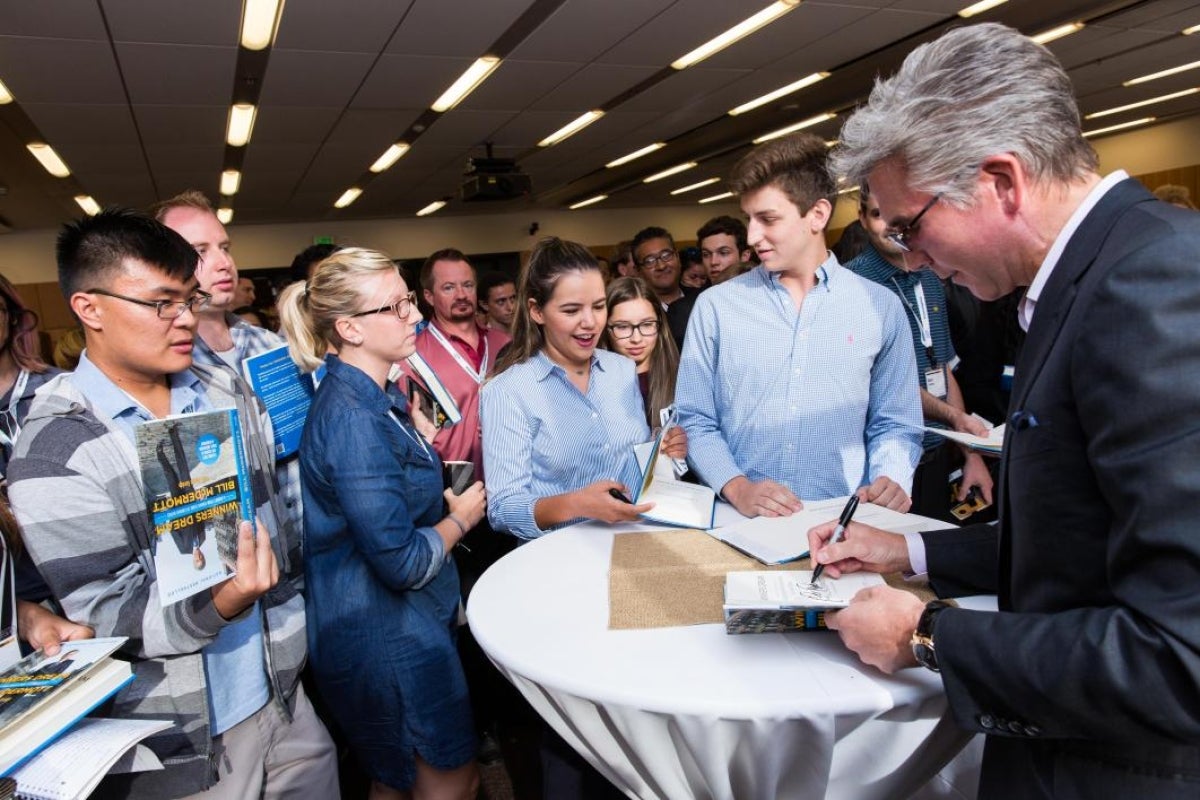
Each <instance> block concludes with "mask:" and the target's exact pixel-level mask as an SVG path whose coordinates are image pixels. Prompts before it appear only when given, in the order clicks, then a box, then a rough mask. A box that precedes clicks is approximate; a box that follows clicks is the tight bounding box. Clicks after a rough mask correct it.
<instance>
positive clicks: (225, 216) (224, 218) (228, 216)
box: [217, 206, 233, 225]
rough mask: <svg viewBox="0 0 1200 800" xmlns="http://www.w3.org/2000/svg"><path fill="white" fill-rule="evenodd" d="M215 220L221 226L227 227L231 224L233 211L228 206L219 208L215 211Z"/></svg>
mask: <svg viewBox="0 0 1200 800" xmlns="http://www.w3.org/2000/svg"><path fill="white" fill-rule="evenodd" d="M217 219H218V220H220V221H221V224H222V225H228V224H229V223H231V222H233V209H232V208H230V207H229V206H221V207H220V208H218V209H217Z"/></svg>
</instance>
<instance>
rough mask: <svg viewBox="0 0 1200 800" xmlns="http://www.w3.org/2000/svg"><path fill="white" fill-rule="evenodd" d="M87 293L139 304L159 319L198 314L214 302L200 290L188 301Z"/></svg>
mask: <svg viewBox="0 0 1200 800" xmlns="http://www.w3.org/2000/svg"><path fill="white" fill-rule="evenodd" d="M86 293H87V294H99V295H103V296H105V297H115V298H117V299H118V300H124V301H125V302H126V303H137V304H138V305H139V306H146V307H147V308H153V309H154V312H155V313H156V314H158V318H159V319H178V318H179V317H182V316H183V314H184V312H185V311H192V312H196V311H199V310H200V309H202V308H207V307H208V304H209V303H211V302H212V295H211V294H209V293H208V292H202V291H200V290H198V289H197V290H196V293H195V294H194V295H192V296H191V297H189V298H188V299H187V300H142V299H140V298H137V297H126V296H125V295H123V294H117V293H116V292H110V291H108V290H107V289H88V290H87V292H86Z"/></svg>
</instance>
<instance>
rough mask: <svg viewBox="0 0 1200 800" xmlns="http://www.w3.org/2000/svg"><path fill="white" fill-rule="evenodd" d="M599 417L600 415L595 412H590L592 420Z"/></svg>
mask: <svg viewBox="0 0 1200 800" xmlns="http://www.w3.org/2000/svg"><path fill="white" fill-rule="evenodd" d="M599 416H600V415H599V414H597V413H596V412H595V411H593V412H592V419H597V418H598V417H599Z"/></svg>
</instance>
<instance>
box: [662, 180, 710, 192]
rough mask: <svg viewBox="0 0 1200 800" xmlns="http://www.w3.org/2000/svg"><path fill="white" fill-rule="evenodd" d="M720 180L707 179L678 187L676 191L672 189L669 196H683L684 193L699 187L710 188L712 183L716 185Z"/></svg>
mask: <svg viewBox="0 0 1200 800" xmlns="http://www.w3.org/2000/svg"><path fill="white" fill-rule="evenodd" d="M720 180H721V179H720V178H709V179H708V180H704V181H700V182H699V183H689V184H688V185H687V186H680V187H679V188H678V189H672V190H671V194H683V193H684V192H690V191H692V190H693V189H699V188H700V187H701V186H712V185H713V184H714V183H717V182H718V181H720Z"/></svg>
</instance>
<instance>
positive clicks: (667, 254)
mask: <svg viewBox="0 0 1200 800" xmlns="http://www.w3.org/2000/svg"><path fill="white" fill-rule="evenodd" d="M675 258H676V254H675V251H674V250H671V249H667V250H663V251H662V252H661V253H653V254H651V255H648V256H646V257H645V258H643V259H642V266H643V267H645V268H646V269H654V268H655V267H657V266H658V265H659V264H670V263H671V262H672V261H674V260H675Z"/></svg>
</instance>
